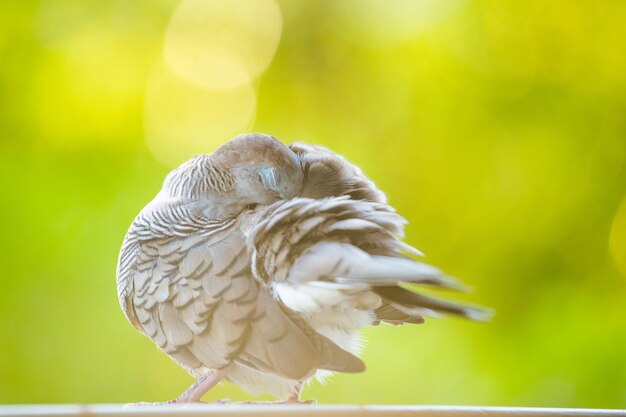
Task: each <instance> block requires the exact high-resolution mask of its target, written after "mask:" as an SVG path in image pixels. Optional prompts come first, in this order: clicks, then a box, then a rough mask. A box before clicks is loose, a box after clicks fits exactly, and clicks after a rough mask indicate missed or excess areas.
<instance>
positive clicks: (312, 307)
mask: <svg viewBox="0 0 626 417" xmlns="http://www.w3.org/2000/svg"><path fill="white" fill-rule="evenodd" d="M251 215H252V216H254V218H255V221H248V222H244V223H243V224H250V225H254V226H251V227H250V228H249V229H248V230H247V231H246V234H247V241H248V245H249V247H250V248H251V249H250V250H251V256H252V260H253V261H252V262H253V264H252V265H253V266H252V268H253V272H254V273H255V275H256V276H257V277H258V278H259V279H260V280H262V281H263V282H265V283H267V285H268V287H269V288H270V289H271V290H272V292H273V294H274V297H275V298H277V299H278V300H280V301H281V302H282V303H283V304H284V305H285V306H286V307H287V308H289V309H291V310H292V311H294V312H296V313H297V314H299V315H300V317H302V319H303V320H305V321H306V322H307V323H308V324H309V325H311V327H312V328H313V329H314V330H315V331H317V332H318V333H320V334H323V335H325V336H326V337H328V338H330V339H331V340H332V341H333V342H335V343H336V344H337V345H339V346H340V347H342V348H343V349H346V350H348V351H350V352H353V353H358V351H359V341H358V331H359V330H360V329H361V328H362V327H366V326H369V325H375V324H378V323H380V322H385V323H389V324H394V325H398V324H403V323H422V322H423V320H424V319H423V316H424V315H429V314H432V313H434V312H436V311H442V312H446V313H452V314H458V315H463V316H466V317H470V318H479V313H480V311H479V310H478V309H475V308H473V307H471V306H466V305H462V304H459V303H453V302H449V301H443V300H439V299H436V298H432V297H427V296H425V295H422V294H418V293H415V292H413V291H410V290H407V289H405V288H403V287H402V286H400V285H401V284H402V283H404V282H406V283H412V284H418V285H429V286H441V287H454V286H455V285H456V283H455V282H454V281H452V280H451V279H449V278H447V277H445V276H444V275H443V274H442V273H441V272H440V271H439V270H438V269H437V268H435V267H432V266H430V265H427V264H424V263H422V262H418V261H416V260H414V259H412V258H409V257H408V256H406V255H405V253H410V252H415V250H414V249H413V248H412V247H410V246H409V245H407V244H405V243H403V242H401V241H400V240H399V237H400V236H401V235H402V233H403V227H404V224H405V220H404V218H402V217H401V216H399V215H398V214H397V213H395V212H394V210H393V209H392V208H391V207H389V206H387V205H384V204H379V203H373V202H371V201H364V200H353V199H350V198H348V197H347V196H343V197H331V198H325V199H308V198H298V199H293V200H290V201H281V202H277V203H275V204H273V205H271V206H269V207H265V208H261V209H258V210H257V211H256V212H254V213H251Z"/></svg>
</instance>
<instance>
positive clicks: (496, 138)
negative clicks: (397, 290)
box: [0, 0, 626, 407]
mask: <svg viewBox="0 0 626 417" xmlns="http://www.w3.org/2000/svg"><path fill="white" fill-rule="evenodd" d="M227 4H228V6H227ZM246 5H249V7H246ZM194 7H198V13H197V14H196V13H194V12H193V8H194ZM205 16H206V23H203V22H204V20H203V19H204V18H205ZM185 19H187V20H185ZM624 21H626V3H624V2H623V1H619V0H615V1H610V0H609V1H604V2H595V3H594V2H588V1H582V0H580V1H564V0H557V1H553V2H545V1H537V0H530V1H526V2H502V1H494V0H487V1H482V2H471V1H467V0H440V1H436V0H417V1H412V0H394V1H388V2H383V1H375V0H367V1H356V0H345V1H339V0H338V1H324V2H319V1H315V0H306V1H290V0H282V1H279V2H278V3H274V2H273V1H272V0H255V1H249V2H248V3H246V2H245V1H236V2H218V1H214V0H206V2H201V1H197V0H186V1H184V2H178V1H175V0H160V1H147V0H141V1H121V0H117V1H104V2H103V1H95V0H81V1H76V0H74V1H72V0H42V1H38V2H36V1H23V2H18V1H4V2H2V3H1V4H0V178H1V183H0V186H1V190H0V226H1V229H0V230H2V239H0V265H1V269H0V270H1V271H2V276H1V278H0V279H1V281H0V314H1V319H0V403H44V402H46V403H49V402H51V403H56V402H131V401H157V400H166V399H170V398H173V397H175V396H176V395H178V394H179V393H180V392H181V391H182V390H183V389H185V387H186V386H187V385H189V384H190V383H191V382H192V381H191V378H190V377H189V376H188V375H186V374H185V373H184V372H183V371H182V370H180V369H179V368H178V367H177V366H176V365H175V364H174V363H173V362H171V361H170V360H169V359H168V358H167V357H166V356H165V355H164V354H162V353H160V352H159V351H157V349H156V347H155V346H154V345H153V344H152V342H150V341H149V340H147V339H145V338H143V337H141V336H140V335H139V334H138V333H137V332H136V331H135V330H134V329H133V328H132V327H131V326H130V325H129V324H128V323H127V322H126V320H125V319H124V317H123V314H122V313H121V311H120V309H119V307H118V302H117V295H116V288H115V266H116V262H117V254H118V250H119V246H120V244H121V240H122V238H123V236H124V233H125V232H126V229H127V227H128V225H129V224H130V222H131V221H132V219H133V217H134V216H135V215H136V213H137V212H138V211H139V210H140V209H141V208H142V207H143V206H144V205H145V204H146V203H147V202H148V201H149V200H150V199H151V198H152V197H153V196H154V195H155V194H156V192H157V191H158V189H159V188H160V184H161V181H162V179H163V178H164V176H165V174H166V173H167V172H168V171H169V169H171V167H172V166H173V165H175V164H176V163H178V162H180V161H181V159H184V158H185V157H187V156H190V155H191V154H192V153H194V152H210V151H211V150H213V149H214V148H215V147H216V146H218V145H219V143H221V142H223V141H225V140H227V139H228V138H229V136H233V135H235V134H237V133H241V131H242V130H247V131H261V132H266V133H271V134H273V135H275V136H277V137H278V138H280V139H282V140H283V141H286V142H291V141H295V140H303V141H309V142H313V143H319V144H322V145H325V146H328V147H330V148H331V149H333V150H335V151H337V152H340V153H342V154H344V155H345V156H346V157H347V158H348V159H350V160H352V161H353V162H355V163H357V164H358V165H359V166H361V167H362V168H363V169H364V171H365V172H366V173H367V174H368V175H369V176H370V177H371V178H372V179H373V180H375V181H376V182H377V183H378V184H379V185H380V187H381V188H382V189H383V190H385V191H386V192H387V194H388V196H389V199H390V202H391V203H392V204H393V205H394V206H396V207H397V209H398V211H399V212H400V213H401V214H403V215H404V216H406V218H407V219H408V220H409V221H410V224H409V226H408V230H407V240H408V242H409V243H411V244H413V245H415V246H417V247H418V248H420V249H421V250H423V251H424V252H425V253H426V254H427V255H428V256H429V258H428V259H429V260H430V261H431V262H433V263H435V264H437V265H439V266H441V267H443V268H444V269H445V270H446V271H448V272H449V273H450V274H452V275H455V276H459V277H461V278H463V279H464V280H465V281H466V282H467V283H469V284H470V285H472V286H473V287H474V288H475V289H476V291H475V293H474V294H471V295H462V296H460V298H462V299H464V300H471V301H474V302H478V303H481V304H484V305H488V306H491V307H494V308H495V309H496V311H497V315H496V317H495V318H494V320H493V322H492V323H490V324H476V323H469V322H465V321H462V320H454V319H450V320H430V321H428V322H427V323H426V324H425V325H423V326H404V327H401V328H392V327H380V328H374V329H371V330H368V331H367V332H366V339H367V349H366V350H365V354H364V358H365V360H366V362H367V364H368V371H367V372H366V373H364V374H359V375H339V376H336V377H334V378H333V379H331V380H330V381H328V382H327V383H326V384H325V386H320V385H317V384H313V385H312V387H310V388H309V389H308V390H307V391H306V392H305V397H316V398H317V399H318V400H319V401H320V402H322V403H339V402H343V403H400V404H425V403H429V404H432V403H436V404H481V405H523V406H564V407H578V406H582V407H626V291H625V290H626V288H625V283H626V226H625V225H626V202H625V201H626V200H625V195H626V53H625V51H626V26H625V25H624ZM187 29H189V30H187ZM239 33H241V36H238V35H237V34H239ZM240 41H241V42H243V43H241V42H240ZM238 42H239V43H238ZM255 42H260V43H258V44H256V43H255ZM207 43H209V44H210V45H207ZM213 46H215V47H213ZM216 51H217V52H216ZM211 54H214V55H211ZM220 68H223V69H222V70H220ZM203 138H206V139H205V141H204V140H203ZM620 207H621V208H620ZM220 397H228V398H231V399H235V400H238V399H245V398H249V397H247V396H246V395H245V394H243V393H242V392H241V391H240V390H238V389H237V388H236V387H233V386H232V385H229V384H225V385H224V386H223V387H218V388H216V389H215V390H214V391H212V392H211V393H210V394H209V395H207V397H206V398H207V399H208V400H211V399H217V398H220Z"/></svg>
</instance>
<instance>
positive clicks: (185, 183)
mask: <svg viewBox="0 0 626 417" xmlns="http://www.w3.org/2000/svg"><path fill="white" fill-rule="evenodd" d="M165 188H166V189H167V190H168V191H169V193H170V195H172V196H179V197H182V198H185V199H193V198H198V197H200V196H201V195H203V194H206V193H209V192H211V193H224V192H227V191H232V190H234V189H235V177H234V175H232V173H231V172H230V170H229V169H228V167H227V166H224V165H223V164H219V163H217V162H215V161H214V158H211V155H196V156H194V157H193V158H191V159H189V160H188V161H187V162H185V163H184V164H182V165H181V166H180V167H178V168H177V169H175V170H174V171H172V172H171V173H170V174H169V175H168V177H167V178H166V180H165Z"/></svg>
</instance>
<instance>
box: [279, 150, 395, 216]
mask: <svg viewBox="0 0 626 417" xmlns="http://www.w3.org/2000/svg"><path fill="white" fill-rule="evenodd" d="M289 148H290V149H291V150H292V151H293V152H294V153H295V154H296V155H297V156H298V159H299V160H300V165H301V166H302V171H303V172H304V178H303V182H302V190H301V191H300V194H299V196H300V197H305V198H325V197H340V196H349V197H350V198H351V199H353V200H366V201H372V202H375V203H381V204H385V203H386V202H387V197H386V196H385V194H384V193H383V192H382V191H380V190H379V189H378V188H377V187H376V184H374V182H372V181H371V180H370V179H368V178H367V177H366V176H365V174H364V173H363V171H361V169H359V167H357V166H356V165H354V164H352V163H350V162H348V160H346V159H345V158H344V157H343V156H341V155H339V154H337V153H335V152H333V151H331V150H329V149H327V148H324V147H322V146H319V145H310V144H306V143H302V142H296V143H293V144H291V145H290V146H289Z"/></svg>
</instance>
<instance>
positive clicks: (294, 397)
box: [286, 382, 304, 403]
mask: <svg viewBox="0 0 626 417" xmlns="http://www.w3.org/2000/svg"><path fill="white" fill-rule="evenodd" d="M303 387H304V384H303V383H302V382H298V384H297V385H296V388H295V389H294V390H293V393H291V395H290V396H289V398H287V401H286V402H288V403H299V402H300V395H302V388H303Z"/></svg>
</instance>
